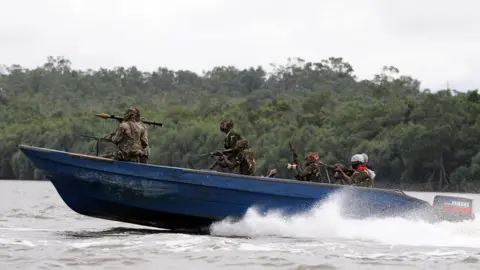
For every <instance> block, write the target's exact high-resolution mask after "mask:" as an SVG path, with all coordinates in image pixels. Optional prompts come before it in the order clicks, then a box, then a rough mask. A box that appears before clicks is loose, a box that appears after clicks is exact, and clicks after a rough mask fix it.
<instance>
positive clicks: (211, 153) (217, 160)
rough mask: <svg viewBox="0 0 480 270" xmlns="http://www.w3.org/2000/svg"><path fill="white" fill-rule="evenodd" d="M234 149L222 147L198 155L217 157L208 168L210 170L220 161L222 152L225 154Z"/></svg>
mask: <svg viewBox="0 0 480 270" xmlns="http://www.w3.org/2000/svg"><path fill="white" fill-rule="evenodd" d="M233 150H234V149H232V148H231V149H224V150H217V151H213V152H210V153H207V154H201V155H199V156H200V157H207V156H210V157H217V159H216V160H215V162H214V163H213V164H212V165H211V166H210V167H209V168H208V169H209V170H212V169H213V168H215V166H217V165H218V164H219V163H220V161H222V159H223V158H222V154H227V153H231V152H233Z"/></svg>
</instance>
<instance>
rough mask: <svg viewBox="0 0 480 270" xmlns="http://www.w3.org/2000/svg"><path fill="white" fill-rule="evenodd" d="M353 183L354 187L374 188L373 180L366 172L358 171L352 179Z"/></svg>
mask: <svg viewBox="0 0 480 270" xmlns="http://www.w3.org/2000/svg"><path fill="white" fill-rule="evenodd" d="M350 178H351V179H352V181H353V183H352V185H354V186H362V187H373V182H372V178H371V177H370V175H369V174H368V172H365V171H356V172H354V173H353V174H352V176H351V177H350Z"/></svg>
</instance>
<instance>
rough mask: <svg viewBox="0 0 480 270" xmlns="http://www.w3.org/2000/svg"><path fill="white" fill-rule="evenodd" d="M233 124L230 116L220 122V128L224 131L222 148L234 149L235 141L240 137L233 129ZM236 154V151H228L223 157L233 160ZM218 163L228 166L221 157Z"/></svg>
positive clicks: (224, 166)
mask: <svg viewBox="0 0 480 270" xmlns="http://www.w3.org/2000/svg"><path fill="white" fill-rule="evenodd" d="M233 126H234V124H233V120H232V119H230V118H225V119H223V120H222V121H221V122H220V130H221V131H222V132H224V133H226V135H225V141H224V144H223V148H224V149H234V148H235V146H236V145H237V142H238V141H240V140H241V139H242V136H241V135H240V134H239V133H238V132H236V131H235V130H234V129H233ZM236 154H237V153H236V151H232V152H229V153H228V154H226V155H225V158H226V159H228V160H229V161H231V162H233V161H234V158H235V156H236ZM218 163H219V164H220V166H222V167H223V168H228V166H227V164H226V163H225V161H224V160H223V158H220V159H219V161H218ZM230 172H231V171H230Z"/></svg>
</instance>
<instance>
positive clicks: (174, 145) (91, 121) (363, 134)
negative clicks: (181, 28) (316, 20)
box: [0, 57, 480, 192]
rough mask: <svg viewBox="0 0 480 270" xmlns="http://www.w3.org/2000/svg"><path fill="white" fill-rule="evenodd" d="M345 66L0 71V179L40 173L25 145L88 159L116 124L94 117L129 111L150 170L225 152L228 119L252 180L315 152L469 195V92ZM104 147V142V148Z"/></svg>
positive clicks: (407, 183)
mask: <svg viewBox="0 0 480 270" xmlns="http://www.w3.org/2000/svg"><path fill="white" fill-rule="evenodd" d="M353 74H354V70H353V67H351V66H350V65H349V64H348V63H347V62H344V61H343V59H342V58H330V59H327V60H323V61H321V62H308V61H304V60H302V59H289V60H288V62H287V63H286V64H285V65H284V66H273V72H271V73H268V74H267V72H266V71H265V69H263V68H262V67H252V68H249V69H244V70H240V69H237V68H235V67H231V66H228V67H225V66H223V67H216V68H214V69H212V70H210V71H208V72H205V73H204V74H202V75H198V74H195V73H193V72H190V71H187V70H179V71H174V70H169V69H167V68H163V67H161V68H158V70H156V71H155V72H152V73H148V72H142V71H139V70H138V69H137V68H135V67H129V68H123V67H119V68H115V69H100V70H86V71H82V70H73V69H72V68H71V66H70V62H69V61H68V60H67V59H65V58H61V57H59V58H53V57H49V59H48V62H47V63H45V64H44V65H43V66H41V67H38V68H36V69H25V68H22V67H20V66H10V67H5V68H4V72H3V74H1V75H0V114H1V115H2V117H1V120H0V178H3V179H41V178H42V177H43V176H42V174H41V173H39V172H38V171H37V170H35V169H34V168H33V166H32V164H31V163H30V162H29V161H28V160H27V159H26V158H25V156H24V155H23V154H21V152H20V151H19V150H18V145H19V144H22V143H23V144H30V145H35V146H42V147H48V148H54V149H59V150H67V151H74V152H80V153H92V148H93V146H94V144H95V142H94V141H90V140H86V139H85V138H81V137H79V136H78V135H80V134H87V135H97V136H102V135H103V134H105V133H106V132H109V131H111V130H114V129H115V128H116V125H117V122H116V121H114V120H103V119H100V118H96V117H94V116H93V114H94V113H102V112H106V113H113V114H118V115H123V112H124V110H125V109H126V108H127V107H129V106H137V107H138V108H140V110H141V112H142V116H145V117H146V118H147V119H149V120H155V121H161V122H164V127H151V128H149V138H150V145H151V157H150V162H151V163H156V164H166V165H174V166H182V167H188V168H207V167H208V166H209V165H210V164H211V162H212V160H209V159H207V158H200V157H198V156H197V155H198V154H201V153H205V152H210V151H212V150H215V149H218V148H220V147H221V146H222V142H223V136H224V135H223V134H222V133H221V132H220V130H219V122H220V120H221V119H222V118H223V117H224V116H230V117H232V118H233V119H234V120H235V126H236V130H238V131H239V132H240V133H241V134H242V135H243V136H245V137H246V138H247V139H249V140H250V144H251V145H252V148H253V150H254V151H255V153H256V155H257V159H258V160H257V166H258V167H257V170H256V173H257V174H258V175H264V174H266V173H267V171H268V169H271V168H277V170H278V175H279V176H286V177H289V178H293V176H294V175H293V173H292V172H288V171H287V170H286V166H285V165H286V163H287V162H289V161H291V158H292V157H291V153H290V150H289V148H288V142H289V141H291V142H293V143H294V144H295V147H296V149H297V151H298V152H299V153H306V152H308V151H318V152H319V154H320V157H321V159H322V160H323V161H324V162H325V163H331V162H338V161H339V162H342V163H346V162H348V160H349V158H350V157H351V155H352V154H355V153H361V152H366V153H367V154H369V156H370V163H371V164H372V165H373V166H374V167H375V171H376V174H377V177H376V182H377V186H386V187H396V188H404V189H415V190H444V191H470V192H472V191H475V190H476V188H477V187H478V186H480V185H479V183H480V181H479V178H478V177H479V176H480V117H479V112H480V104H479V102H480V97H479V95H478V93H477V91H469V92H461V93H460V92H457V91H452V90H449V89H448V90H439V91H436V92H434V93H431V92H430V91H429V90H428V89H427V90H421V89H420V82H419V81H417V80H416V79H413V78H411V77H409V76H401V75H400V74H399V71H398V70H397V69H396V68H395V67H384V68H383V71H382V72H381V74H378V75H376V76H374V78H373V79H372V80H362V81H359V80H357V79H356V77H355V76H354V75H353ZM108 147H110V146H109V145H108V143H107V145H102V149H104V150H105V148H108Z"/></svg>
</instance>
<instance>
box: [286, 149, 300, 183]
mask: <svg viewBox="0 0 480 270" xmlns="http://www.w3.org/2000/svg"><path fill="white" fill-rule="evenodd" d="M288 147H290V151H292V155H293V163H295V164H296V165H297V166H300V162H299V161H298V155H297V152H296V151H295V149H294V148H293V144H292V143H291V142H289V143H288ZM295 178H296V179H297V180H300V177H299V175H298V172H297V173H296V175H295Z"/></svg>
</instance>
